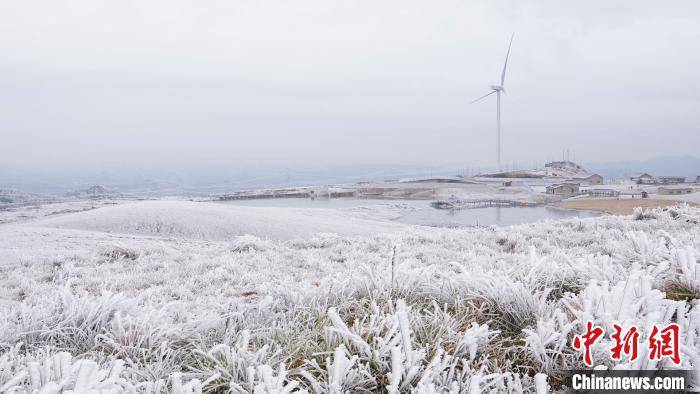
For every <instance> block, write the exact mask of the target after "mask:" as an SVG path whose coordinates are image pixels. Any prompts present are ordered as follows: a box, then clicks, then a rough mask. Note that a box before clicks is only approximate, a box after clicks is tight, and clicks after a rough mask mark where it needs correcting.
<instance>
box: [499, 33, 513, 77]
mask: <svg viewBox="0 0 700 394" xmlns="http://www.w3.org/2000/svg"><path fill="white" fill-rule="evenodd" d="M513 37H515V33H513V34H511V35H510V42H509V43H508V52H506V61H505V63H503V71H502V72H501V86H503V84H504V83H505V82H506V67H508V56H510V46H511V45H513Z"/></svg>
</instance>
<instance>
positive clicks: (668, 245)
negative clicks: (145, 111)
mask: <svg viewBox="0 0 700 394" xmlns="http://www.w3.org/2000/svg"><path fill="white" fill-rule="evenodd" d="M699 222H700V209H698V208H690V207H679V208H674V209H667V210H661V209H657V210H652V211H647V212H638V213H637V214H635V215H633V216H605V217H599V218H591V219H571V220H562V221H545V222H539V223H534V224H528V225H520V226H513V227H506V228H500V227H490V228H480V229H477V228H472V229H436V228H431V229H426V228H420V227H415V226H408V225H400V224H396V223H390V222H386V221H376V220H371V219H369V218H368V217H358V216H357V214H356V213H355V212H339V211H329V212H326V211H324V210H319V209H314V210H312V212H305V210H298V209H281V208H280V209H279V210H274V211H270V210H269V208H262V209H260V210H258V209H251V208H249V207H231V206H221V205H216V204H208V203H194V202H183V201H176V202H172V201H171V202H168V201H154V202H141V203H133V204H131V203H129V204H121V205H117V206H107V207H102V208H99V209H94V210H89V211H85V212H74V213H63V214H60V215H51V216H50V217H45V218H38V219H31V220H24V221H19V222H14V221H13V222H12V223H5V224H2V225H0V392H4V391H9V392H12V390H13V387H16V390H18V391H20V392H21V391H31V390H32V389H36V390H39V389H44V390H45V391H43V392H52V393H53V392H61V390H68V389H72V390H75V392H88V390H90V389H95V390H110V389H111V390H113V391H112V392H122V391H124V392H135V391H137V392H151V393H153V392H180V393H185V392H186V393H190V392H198V390H199V389H203V391H217V390H218V391H219V392H225V391H231V392H260V393H280V392H292V391H295V390H298V391H307V392H318V393H325V392H376V391H380V392H382V391H386V392H408V391H411V390H413V391H416V392H467V391H471V392H535V391H538V388H539V392H544V391H543V390H544V386H545V385H546V384H545V382H544V379H545V376H546V379H547V382H548V384H549V385H550V388H551V389H552V390H553V391H560V390H563V386H562V382H563V379H564V372H563V371H564V370H567V369H575V368H577V367H580V366H582V355H581V354H580V353H579V352H577V351H575V350H573V349H572V348H571V346H570V343H571V340H572V338H573V336H574V335H576V334H580V333H581V332H582V331H583V329H584V326H585V323H586V322H587V321H592V322H595V323H596V324H598V325H600V326H602V327H604V328H606V329H607V330H608V332H611V330H612V324H613V323H620V324H622V325H624V326H626V327H628V326H631V325H636V326H637V327H638V328H639V329H640V331H641V333H642V338H646V337H647V336H648V335H649V333H650V329H651V324H652V323H657V324H665V323H669V322H671V321H674V322H677V323H678V324H679V325H680V326H681V333H682V344H681V360H682V361H681V364H680V365H678V366H676V365H673V364H672V363H671V362H670V361H668V360H664V361H661V362H650V361H648V359H647V357H646V353H643V354H642V357H640V359H639V360H637V361H635V362H629V361H625V360H623V361H622V362H619V363H618V362H613V361H611V359H610V357H609V353H608V350H607V349H608V347H609V345H610V338H609V337H605V338H603V339H601V341H600V342H599V343H600V344H599V346H597V347H594V348H593V356H594V360H595V364H596V365H599V366H605V367H608V368H632V369H643V368H671V369H673V368H683V369H698V368H699V364H700V308H697V307H696V306H697V302H698V301H697V299H698V298H699V297H700V278H699V277H697V276H696V272H697V270H698V268H699V267H698V264H700V262H699V261H698V258H699V257H700V224H698V223H699ZM331 233H335V234H331ZM243 234H253V235H243ZM645 349H646V348H645V347H644V346H641V347H640V351H642V352H645V351H646V350H645ZM276 390H277V391H276ZM284 390H287V391H284Z"/></svg>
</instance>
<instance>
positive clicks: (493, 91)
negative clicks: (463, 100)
mask: <svg viewBox="0 0 700 394" xmlns="http://www.w3.org/2000/svg"><path fill="white" fill-rule="evenodd" d="M494 93H496V90H492V91H491V93H487V94H485V95H483V96H481V97H479V98H478V99H476V100H474V101H472V102H471V103H469V104H474V103H475V102H477V101H479V100H483V99H484V98H486V97H488V96H490V95H492V94H494Z"/></svg>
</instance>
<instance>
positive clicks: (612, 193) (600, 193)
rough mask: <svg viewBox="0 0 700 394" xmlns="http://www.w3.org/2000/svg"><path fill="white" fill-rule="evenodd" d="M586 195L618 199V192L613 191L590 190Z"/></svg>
mask: <svg viewBox="0 0 700 394" xmlns="http://www.w3.org/2000/svg"><path fill="white" fill-rule="evenodd" d="M588 194H589V195H590V196H591V197H620V192H619V191H617V190H613V189H590V190H588Z"/></svg>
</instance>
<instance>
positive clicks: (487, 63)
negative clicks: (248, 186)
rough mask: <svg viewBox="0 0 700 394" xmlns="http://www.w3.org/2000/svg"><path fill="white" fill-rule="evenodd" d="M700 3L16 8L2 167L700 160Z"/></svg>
mask: <svg viewBox="0 0 700 394" xmlns="http://www.w3.org/2000/svg"><path fill="white" fill-rule="evenodd" d="M698 11H700V3H697V2H694V1H678V2H673V3H666V4H664V5H663V6H662V7H660V6H658V3H656V2H651V1H642V2H634V3H632V4H630V3H628V2H611V1H591V2H586V3H585V4H576V6H575V7H574V6H572V5H571V4H563V3H561V2H556V1H545V2H529V1H528V2H516V1H496V2H467V3H465V2H459V1H448V2H444V3H440V6H439V7H437V6H435V5H434V4H429V3H427V2H420V1H401V2H398V1H391V2H383V3H381V4H377V3H370V2H350V1H334V2H323V1H319V0H313V1H308V2H303V3H288V2H282V1H259V2H253V1H244V2H235V3H234V2H225V1H208V2H194V1H184V0H177V1H169V2H164V1H153V2H148V3H143V2H128V1H127V2H119V3H113V2H107V1H87V0H80V1H75V2H71V3H70V4H62V3H56V2H50V1H39V2H32V3H31V4H30V3H22V2H4V3H3V13H2V15H0V32H1V33H2V34H0V50H1V51H2V52H3V54H4V56H3V59H2V60H0V106H1V107H2V108H3V115H2V116H0V141H2V143H1V144H0V175H2V174H3V173H4V174H6V175H7V174H57V175H61V174H62V175H68V174H83V175H85V174H94V173H99V172H100V171H108V172H109V171H124V172H134V171H139V169H146V170H154V171H155V170H158V171H160V170H164V171H165V170H172V171H174V172H182V171H188V170H190V169H192V168H196V169H197V171H199V170H200V169H202V170H203V171H205V172H206V171H213V172H215V171H216V170H217V169H220V168H222V167H234V168H241V169H249V168H252V169H255V168H280V169H284V168H289V167H296V168H323V167H332V166H336V165H347V166H363V165H376V166H380V167H381V166H400V165H405V166H417V167H454V168H470V167H477V166H482V167H486V166H493V165H494V164H495V161H496V143H495V101H494V100H490V99H491V98H493V97H489V98H487V99H486V100H484V101H481V102H479V103H476V104H470V101H472V100H473V99H475V98H476V97H479V96H481V95H483V94H485V93H487V92H488V88H489V85H490V84H492V83H495V82H496V81H497V80H498V78H499V76H500V71H501V67H502V64H503V60H504V56H505V51H506V48H507V42H508V38H509V37H510V34H511V32H515V39H514V41H513V49H512V52H511V57H510V62H509V68H508V72H507V77H506V89H507V94H506V95H505V96H504V101H503V162H504V163H514V162H517V163H519V165H520V166H529V165H531V164H537V163H539V164H540V165H541V164H542V163H543V162H544V161H546V160H548V159H558V158H561V155H562V153H561V152H562V150H563V149H569V151H570V152H571V155H572V159H573V158H574V157H575V158H576V160H577V161H580V162H584V163H596V162H615V161H625V160H646V159H651V158H654V157H658V156H684V155H693V154H695V152H697V147H698V146H700V132H699V131H700V130H698V125H699V124H700V111H697V108H698V104H699V101H700V81H698V78H697V77H696V76H695V73H696V70H697V69H698V68H700V53H698V52H697V50H696V48H697V47H698V46H699V44H700V24H698V23H697V18H696V15H697V14H698Z"/></svg>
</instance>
